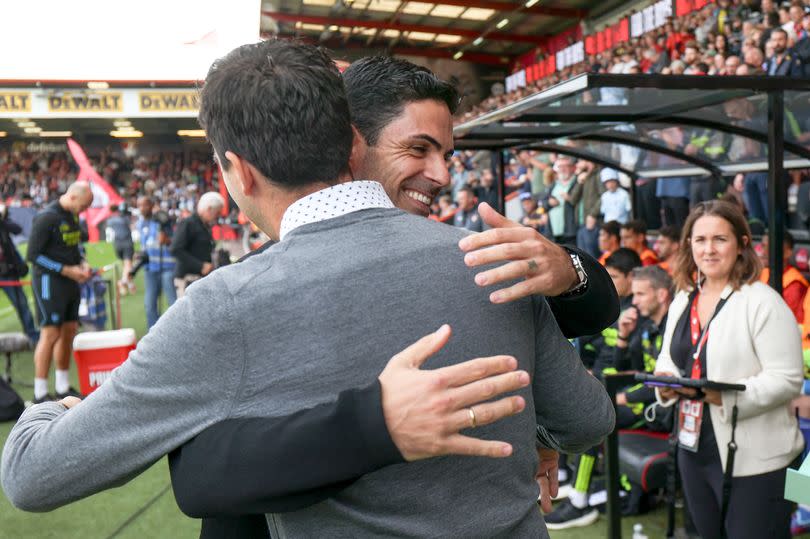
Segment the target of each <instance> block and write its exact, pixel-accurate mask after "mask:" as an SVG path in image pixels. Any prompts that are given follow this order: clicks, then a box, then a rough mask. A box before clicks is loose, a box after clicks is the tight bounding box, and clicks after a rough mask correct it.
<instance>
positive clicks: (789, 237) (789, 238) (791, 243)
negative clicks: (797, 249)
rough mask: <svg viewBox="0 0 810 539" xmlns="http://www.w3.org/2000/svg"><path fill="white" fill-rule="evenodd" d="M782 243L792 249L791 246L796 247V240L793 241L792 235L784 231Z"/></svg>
mask: <svg viewBox="0 0 810 539" xmlns="http://www.w3.org/2000/svg"><path fill="white" fill-rule="evenodd" d="M782 243H784V244H785V245H787V246H788V247H790V248H791V249H793V246H794V245H796V240H795V239H793V234H791V233H790V232H788V231H787V230H785V236H784V238H783V239H782Z"/></svg>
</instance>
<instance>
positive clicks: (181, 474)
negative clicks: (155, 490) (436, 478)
mask: <svg viewBox="0 0 810 539" xmlns="http://www.w3.org/2000/svg"><path fill="white" fill-rule="evenodd" d="M399 462H403V459H402V455H400V453H399V451H398V450H397V448H396V446H395V445H394V443H393V441H392V440H391V437H390V436H389V434H388V429H387V427H386V425H385V419H384V417H383V413H382V406H381V395H380V384H379V382H378V381H375V382H374V383H373V384H371V385H370V386H368V387H365V388H362V389H354V390H348V391H344V392H342V393H341V394H340V395H339V396H338V399H337V401H336V402H332V403H328V404H322V405H320V406H317V407H315V408H312V409H309V410H303V411H301V412H298V413H295V414H292V415H290V416H286V417H279V418H249V419H240V420H229V421H225V422H223V423H219V424H217V425H214V426H212V427H210V428H208V429H207V430H205V431H203V432H202V433H200V434H199V435H198V436H197V437H196V438H194V439H193V440H190V441H189V442H188V443H186V444H185V445H184V446H182V447H180V448H178V449H177V450H176V451H174V452H173V453H172V454H171V455H170V458H169V464H170V469H171V476H172V486H173V487H174V492H175V497H176V498H177V503H178V505H179V506H180V509H181V510H182V511H183V512H184V513H186V514H187V515H189V516H191V517H196V518H200V517H210V516H225V515H239V514H246V513H278V512H286V511H295V510H298V509H303V508H305V507H309V506H310V505H314V504H316V503H318V502H321V501H323V500H324V499H326V498H328V497H330V496H333V495H335V494H336V493H338V492H340V490H342V489H343V488H345V487H346V486H348V485H349V484H351V483H352V482H353V481H354V480H355V479H357V478H359V477H360V476H362V475H364V474H366V473H369V472H372V471H374V470H376V469H378V468H381V467H383V466H386V465H389V464H396V463H399Z"/></svg>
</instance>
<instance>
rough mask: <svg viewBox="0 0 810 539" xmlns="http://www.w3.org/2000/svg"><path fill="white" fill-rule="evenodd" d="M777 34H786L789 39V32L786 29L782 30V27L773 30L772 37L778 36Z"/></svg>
mask: <svg viewBox="0 0 810 539" xmlns="http://www.w3.org/2000/svg"><path fill="white" fill-rule="evenodd" d="M776 33H779V34H785V37H786V38H787V37H788V33H787V30H785V29H784V28H782V27H781V26H777V27H776V28H774V29H773V30H771V35H774V34H776Z"/></svg>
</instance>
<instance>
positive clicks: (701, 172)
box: [454, 74, 810, 538]
mask: <svg viewBox="0 0 810 539" xmlns="http://www.w3.org/2000/svg"><path fill="white" fill-rule="evenodd" d="M673 132H675V133H681V135H682V136H680V137H679V136H672V133H673ZM454 137H455V141H456V142H455V143H456V148H457V149H478V150H491V151H493V152H494V153H493V155H494V156H496V157H495V161H496V163H497V170H498V174H497V177H498V185H499V190H500V194H501V197H500V200H501V208H500V209H501V211H504V208H505V197H504V196H503V195H504V193H505V184H504V173H505V169H506V163H505V162H504V154H503V151H502V150H505V149H537V150H540V151H545V152H549V153H557V154H562V155H568V156H571V157H574V158H581V159H585V160H588V161H591V162H593V163H595V164H597V165H601V166H606V167H611V168H614V169H616V170H617V171H619V172H621V173H623V174H625V175H627V177H629V180H630V189H631V195H633V198H634V204H633V208H634V211H635V208H636V204H635V202H636V200H635V199H636V197H635V196H634V195H635V193H634V187H633V186H634V185H635V183H636V182H635V180H637V179H639V178H650V179H659V180H663V181H666V179H667V178H673V177H691V178H705V179H707V180H708V181H718V182H722V181H724V180H725V179H728V178H730V177H733V176H734V175H736V174H738V173H754V172H761V173H766V174H767V182H766V186H767V210H768V217H769V223H768V237H769V253H768V259H769V265H770V267H771V268H772V271H771V277H770V285H771V286H772V287H773V288H774V289H776V290H777V291H779V292H780V293H781V289H782V282H781V279H782V277H781V276H782V267H783V263H782V242H783V237H784V231H785V229H786V226H787V225H788V224H790V225H791V232H792V233H793V234H794V237H796V238H797V239H798V240H800V241H807V240H808V239H810V234H808V221H807V220H806V219H805V218H804V217H803V216H804V215H808V214H806V213H804V212H806V211H807V210H808V209H810V192H808V191H807V187H805V188H804V190H802V191H800V195H799V201H798V205H797V214H798V216H799V218H798V219H797V218H795V216H794V218H793V219H792V222H791V223H787V179H786V173H785V172H786V171H788V170H792V169H802V168H810V80H796V79H789V78H784V77H761V76H741V77H736V76H735V77H714V76H689V75H614V74H583V75H579V76H577V77H574V78H572V79H569V80H567V81H565V82H562V83H559V84H557V85H555V86H552V87H549V88H547V89H545V90H542V91H539V92H538V93H536V94H533V95H531V96H528V97H525V98H523V99H521V100H519V101H516V102H514V103H512V104H509V105H507V106H504V107H502V108H500V109H497V110H494V111H491V112H489V113H486V114H484V115H482V116H480V117H478V118H476V119H474V120H470V121H467V122H465V123H462V124H460V125H457V126H456V127H455V129H454ZM698 140H699V141H701V144H699V145H696V144H695V143H694V142H695V141H698ZM696 146H697V151H695V150H696ZM609 385H610V384H609ZM614 391H615V388H614ZM606 462H607V472H608V508H607V512H608V516H609V519H610V520H609V524H608V536H609V537H611V538H616V537H621V527H620V519H621V517H620V506H619V492H618V489H619V485H618V481H619V448H618V433H617V432H614V433H613V434H611V436H610V437H609V438H608V441H607V443H606ZM808 473H810V469H808ZM789 480H790V477H789ZM789 484H790V481H789ZM808 484H810V481H809V482H808ZM807 494H808V493H806V494H805V495H807ZM803 501H805V500H803Z"/></svg>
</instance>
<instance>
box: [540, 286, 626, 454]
mask: <svg viewBox="0 0 810 539" xmlns="http://www.w3.org/2000/svg"><path fill="white" fill-rule="evenodd" d="M535 301H536V302H538V303H537V304H538V305H539V308H538V310H537V320H536V327H537V328H538V330H539V331H538V333H537V345H536V347H537V354H538V357H537V361H536V362H535V373H534V378H533V386H532V389H533V393H534V396H535V413H536V415H537V417H536V420H537V425H539V426H541V427H540V430H542V431H544V432H543V434H544V436H543V437H544V438H545V440H546V442H545V443H544V444H543V445H545V446H546V447H549V448H551V449H556V450H558V451H564V452H573V453H578V452H582V451H585V450H586V449H588V448H590V447H592V446H594V445H596V444H598V443H599V442H601V441H602V439H603V438H604V437H605V436H607V434H608V433H610V432H611V431H612V430H613V426H614V423H615V413H614V409H613V403H611V402H610V398H609V397H608V395H607V392H606V391H605V388H604V387H603V386H602V384H601V383H600V382H599V381H598V380H597V379H596V378H594V377H593V376H591V375H590V374H588V372H587V371H586V370H585V367H584V366H583V364H582V361H580V359H579V357H578V355H577V354H576V351H575V350H574V348H573V347H572V346H571V345H570V343H568V341H566V340H565V339H564V338H563V336H562V334H561V333H560V332H559V330H558V329H557V327H556V325H555V324H554V320H553V319H552V317H551V313H550V311H549V310H548V308H547V307H545V308H544V307H543V305H542V304H540V303H539V302H541V301H542V299H540V300H535Z"/></svg>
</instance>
